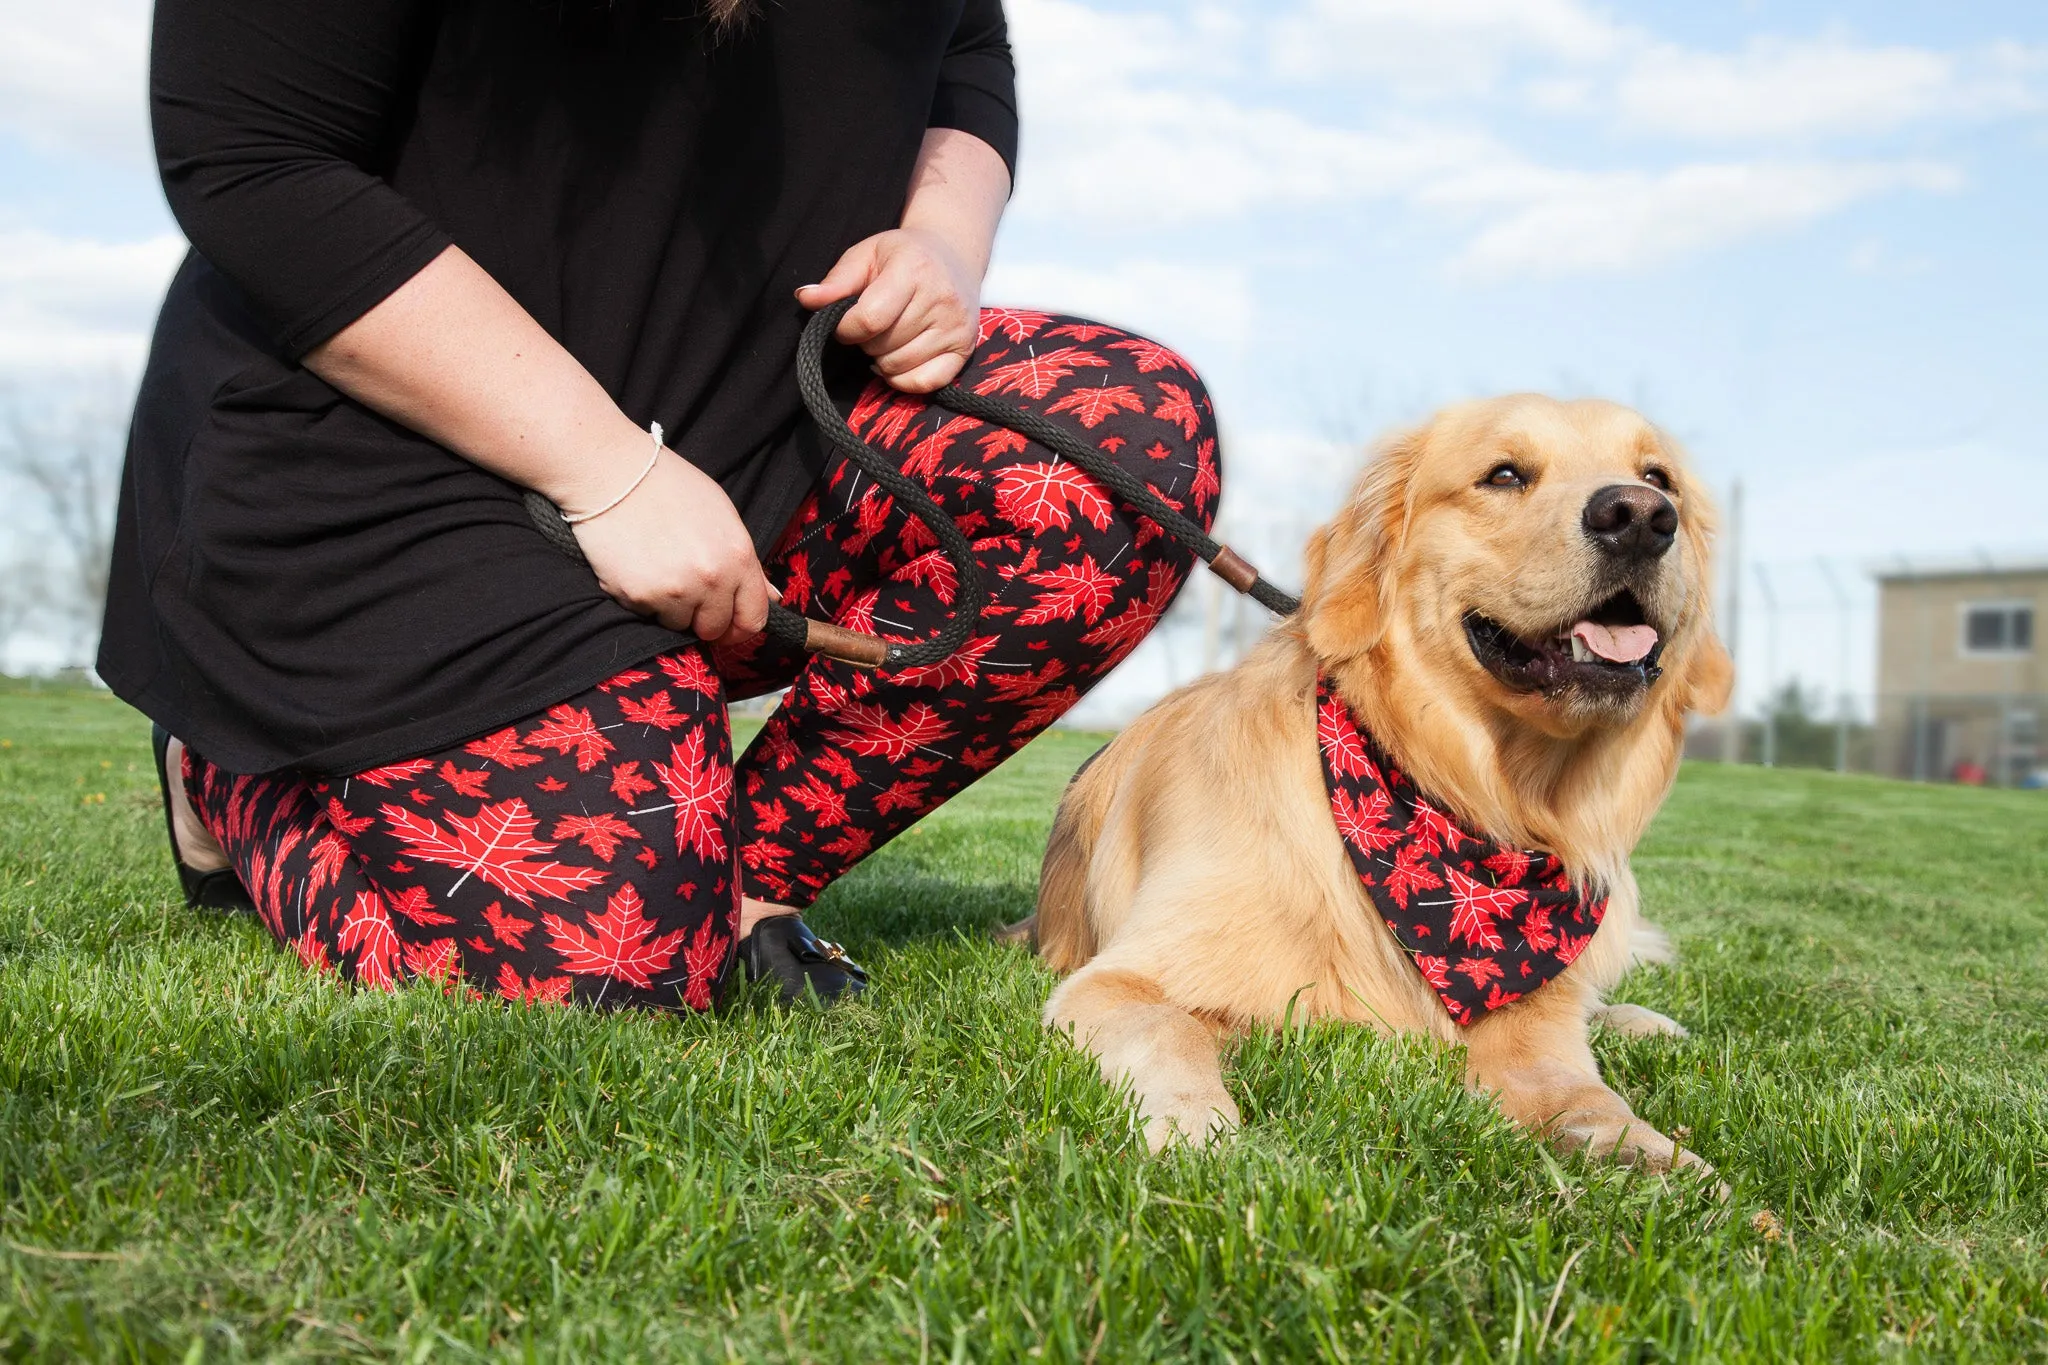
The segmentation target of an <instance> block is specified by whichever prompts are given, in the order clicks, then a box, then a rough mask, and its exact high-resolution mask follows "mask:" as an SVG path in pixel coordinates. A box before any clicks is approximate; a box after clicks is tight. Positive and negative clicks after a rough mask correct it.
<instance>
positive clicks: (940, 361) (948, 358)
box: [887, 351, 967, 393]
mask: <svg viewBox="0 0 2048 1365" xmlns="http://www.w3.org/2000/svg"><path fill="white" fill-rule="evenodd" d="M965 368H967V357H966V356H963V355H961V354H960V353H959V352H958V351H947V352H945V353H943V354H941V355H935V356H933V357H932V358H931V359H930V360H927V361H925V362H924V363H923V364H922V365H919V366H917V367H916V368H915V369H911V370H906V371H905V372H903V373H902V374H892V375H889V376H887V378H888V381H889V387H890V388H892V389H895V390H896V391H898V392H899V393H937V392H938V391H939V390H940V389H943V388H945V387H946V385H948V384H950V383H952V382H953V381H954V380H955V379H958V378H959V377H960V371H962V370H963V369H965Z"/></svg>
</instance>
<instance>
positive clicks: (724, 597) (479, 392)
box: [305, 247, 774, 641]
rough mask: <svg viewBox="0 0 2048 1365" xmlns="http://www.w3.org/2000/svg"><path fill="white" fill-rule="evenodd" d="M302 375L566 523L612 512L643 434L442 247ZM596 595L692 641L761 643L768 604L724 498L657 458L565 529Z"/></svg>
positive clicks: (316, 354)
mask: <svg viewBox="0 0 2048 1365" xmlns="http://www.w3.org/2000/svg"><path fill="white" fill-rule="evenodd" d="M305 365H306V368H307V369H309V370H311V371H313V373H315V374H317V375H319V376H320V377H321V378H322V379H324V380H326V381H327V382H328V383H330V384H332V385H333V386H334V387H335V388H337V389H340V390H341V391H342V392H343V393H345V394H348V395H349V396H350V397H351V398H354V399H356V400H357V401H358V402H361V403H363V404H366V405H367V406H369V407H371V408H373V409H375V410H376V411H378V412H381V413H383V414H384V415H385V416H387V417H389V418H391V419H392V420H394V421H396V422H399V423H402V424H403V425H405V426H407V427H410V428H411V429H412V430H414V431H417V432H419V433H420V434H421V435H423V436H427V437H429V438H431V439H433V440H434V441H437V442H439V443H440V444H441V445H444V446H446V447H448V449H450V450H452V451H454V452H455V453H456V454H458V455H461V456H463V457H465V458H466V459H469V460H473V461H474V462H476V463H477V464H480V465H482V466H483V467H484V468H486V469H488V470H491V471H492V472H493V473H496V474H499V475H502V476H503V477H505V478H506V479H508V480H510V481H511V482H513V483H516V484H519V485H520V486H521V487H525V488H532V489H535V490H537V491H539V492H541V493H543V494H545V495H547V497H548V498H550V499H551V500H553V501H554V502H555V504H556V505H557V506H559V507H561V508H562V509H563V511H565V512H567V513H569V514H570V515H571V516H574V515H576V514H577V513H579V512H592V511H596V510H598V509H600V508H603V507H605V506H606V504H608V503H611V502H612V500H613V499H615V498H617V497H618V496H619V494H620V493H621V492H623V491H624V490H625V489H627V488H628V487H631V486H632V485H633V481H634V479H635V478H637V477H638V476H639V474H640V471H641V470H643V469H646V468H647V460H648V456H649V454H650V452H651V451H652V448H653V438H652V437H650V436H649V435H648V434H647V432H645V431H643V430H641V429H640V428H639V427H638V426H636V425H635V424H634V423H633V422H632V421H631V420H630V419H628V418H627V417H626V415H625V414H624V413H622V412H620V411H619V408H618V405H617V404H615V403H614V402H612V400H611V397H610V395H608V394H607V393H606V392H605V391H604V389H603V387H602V386H601V385H599V384H598V382H597V381H596V380H595V379H593V378H592V377H591V376H590V374H589V372H588V371H586V370H585V369H584V368H583V366H582V365H581V364H579V363H578V362H577V360H576V358H575V357H574V356H572V355H570V354H569V353H568V351H566V350H564V349H563V348H562V346H561V344H560V343H559V342H557V341H556V340H555V339H554V338H553V337H551V336H549V335H548V334H547V332H546V331H545V330H543V329H542V327H541V326H540V324H539V323H537V322H535V321H534V320H533V318H532V317H531V316H529V315H528V314H527V312H526V310H525V309H523V308H521V307H520V306H519V304H518V302H517V301H516V300H514V299H513V298H512V296H511V295H510V294H507V293H506V292H505V291H504V289H502V288H501V287H499V285H498V283H497V281H495V280H493V279H492V278H491V277H490V276H489V275H488V274H486V273H485V272H484V270H483V268H482V267H481V266H479V265H477V263H476V262H475V261H472V260H471V259H470V258H469V257H468V256H467V255H465V254H464V253H463V252H462V250H461V249H460V248H458V247H449V248H448V249H447V250H446V251H443V252H442V253H441V254H440V255H439V256H438V257H436V258H435V259H434V261H433V263H432V264H430V265H428V266H427V267H426V269H424V270H422V271H420V272H419V273H418V274H416V275H414V276H413V277H412V278H411V279H409V280H407V281H406V282H405V283H404V284H403V285H400V286H399V287H398V289H396V290H395V291H393V292H392V293H391V294H389V295H388V296H386V297H385V299H384V300H383V302H381V303H379V304H378V305H377V306H376V307H374V308H372V309H370V311H369V312H367V313H365V314H363V315H362V316H361V317H359V318H357V319H356V320H355V321H354V322H352V323H350V324H349V325H348V326H347V327H344V328H343V329H342V330H341V331H340V332H338V333H336V334H335V335H334V336H333V337H332V338H331V339H329V340H328V341H326V342H324V343H322V344H321V345H319V346H317V347H315V348H314V349H313V350H312V351H310V352H308V353H307V355H306V357H305ZM576 539H577V540H578V541H579V542H580V543H581V544H582V547H583V553H584V555H585V556H586V557H587V558H588V559H589V560H590V566H591V568H592V569H593V570H595V571H596V573H597V580H598V583H599V585H600V586H602V587H603V588H604V590H605V591H606V592H607V593H609V594H611V595H612V596H613V597H614V598H617V599H618V600H619V601H620V602H622V603H624V604H625V605H626V606H628V607H631V608H632V609H634V610H636V611H639V612H642V613H643V614H645V615H648V616H652V617H654V618H655V619H657V620H659V621H660V622H661V623H662V624H663V625H666V626H668V627H670V628H671V629H674V630H688V631H694V632H695V633H696V634H697V635H698V636H699V637H700V638H702V639H705V640H713V641H717V640H729V639H737V638H740V637H742V636H745V635H751V634H755V633H758V632H759V631H760V629H761V627H762V625H763V624H765V623H766V621H767V619H768V602H769V600H770V598H771V596H772V595H773V591H774V590H773V589H772V588H770V587H769V585H768V580H767V577H766V575H765V574H764V573H763V572H762V569H761V564H760V561H759V560H758V559H756V558H755V556H754V547H753V541H752V538H751V537H750V536H749V535H748V534H747V529H746V526H745V524H744V523H742V522H741V520H740V516H739V513H738V511H737V510H736V509H734V507H733V505H732V500H731V499H730V498H728V497H726V495H725V490H724V489H722V488H720V487H719V486H718V484H717V482H716V481H714V480H713V479H712V478H710V476H708V475H706V474H704V473H703V472H702V471H700V470H699V469H697V468H696V466H694V465H692V464H690V463H688V462H687V461H685V460H684V459H683V458H682V457H681V456H679V455H677V454H675V452H673V451H670V450H663V451H662V452H661V454H660V456H659V457H658V458H657V459H656V461H655V464H654V468H653V469H652V470H651V471H650V472H649V473H648V475H647V478H646V479H645V481H643V482H642V483H641V484H640V485H639V486H638V487H637V488H634V490H633V494H632V496H631V497H629V498H626V499H625V500H624V501H623V502H620V503H618V505H617V506H615V507H612V508H611V509H610V510H609V511H606V512H604V513H603V515H601V516H598V517H596V518H594V519H592V520H590V521H586V522H582V523H579V524H578V525H577V526H576Z"/></svg>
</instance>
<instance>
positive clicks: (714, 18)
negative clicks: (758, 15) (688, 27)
mask: <svg viewBox="0 0 2048 1365" xmlns="http://www.w3.org/2000/svg"><path fill="white" fill-rule="evenodd" d="M757 8H758V6H757V5H756V3H755V0H704V13H705V14H706V15H707V16H709V17H710V19H711V26H712V27H713V28H715V29H717V30H718V31H719V32H720V33H731V32H734V31H735V30H737V29H742V28H745V27H746V25H747V21H748V20H750V19H752V18H753V17H754V13H755V10H756V9H757Z"/></svg>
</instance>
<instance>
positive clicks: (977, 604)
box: [525, 297, 1301, 669]
mask: <svg viewBox="0 0 2048 1365" xmlns="http://www.w3.org/2000/svg"><path fill="white" fill-rule="evenodd" d="M858 302H859V299H858V298H857V297H856V298H850V299H841V300H840V301H839V302H838V303H835V304H831V305H829V306H828V307H825V308H821V309H819V310H818V312H817V313H815V314H813V315H812V317H811V320H810V322H809V323H808V324H807V325H806V326H805V327H804V332H803V337H802V339H801V340H799V341H798V342H797V348H796V383H797V390H798V391H799V392H800V393H801V394H802V395H803V400H804V407H805V409H806V410H807V411H808V412H809V413H810V415H811V420H812V421H814V422H816V423H817V424H818V430H819V431H821V432H823V433H824V436H825V439H826V440H828V441H830V442H831V443H832V444H833V445H834V446H836V447H838V449H839V451H840V453H841V454H843V455H845V456H846V458H847V460H848V462H849V463H851V464H852V465H853V467H854V468H855V469H858V470H859V471H861V473H863V474H866V475H867V476H868V477H869V478H871V479H873V480H874V481H875V482H876V483H878V484H880V485H881V487H882V489H883V491H884V492H886V493H888V494H889V496H890V497H892V498H894V499H895V500H896V502H897V504H898V505H899V506H901V507H903V508H904V509H905V510H906V511H907V512H909V513H910V515H911V516H913V517H915V518H917V520H918V521H920V522H922V523H923V524H924V527H925V529H926V530H927V531H929V532H931V534H932V537H933V539H935V540H936V541H938V544H939V549H940V551H941V553H943V554H944V555H945V557H946V559H947V560H948V561H949V562H950V563H951V564H952V566H953V572H954V574H955V586H954V590H953V605H952V609H951V611H950V612H949V614H948V615H947V617H946V623H945V625H944V626H942V627H940V629H939V632H938V634H936V635H934V636H932V637H931V638H930V639H929V640H918V641H892V640H882V639H879V638H877V637H875V636H873V635H865V634H862V633H861V632H859V631H852V630H847V629H846V628H845V627H843V626H835V625H833V624H832V623H831V622H829V621H814V620H812V619H810V618H809V617H806V616H801V615H799V614H797V613H796V612H794V611H792V610H790V609H789V608H788V607H785V606H783V605H781V604H780V603H771V604H770V605H769V608H768V624H767V627H766V629H765V630H764V632H763V633H764V634H766V635H767V637H768V638H769V639H771V640H773V641H775V642H776V643H777V644H779V645H781V646H783V647H784V648H787V649H800V650H803V651H805V652H807V653H811V654H823V655H825V656H826V657H827V658H832V659H838V660H840V661H841V662H843V663H849V664H856V665H858V666H860V667H862V668H888V669H901V668H921V667H927V666H929V665H931V664H935V663H939V662H940V661H942V660H944V659H947V658H950V657H951V656H952V655H953V653H954V651H955V650H957V649H959V648H960V646H961V645H963V644H965V643H966V642H967V640H968V637H969V636H971V635H972V634H973V633H974V630H975V627H976V626H977V625H978V624H979V622H980V620H981V610H982V607H983V606H985V605H986V603H987V598H988V592H987V586H986V584H984V582H983V581H982V576H981V566H980V565H979V564H977V563H976V562H975V559H974V550H973V547H972V545H971V544H970V543H969V542H968V539H967V537H966V535H965V534H963V533H962V532H961V530H960V528H959V527H958V526H956V525H955V524H954V523H953V519H952V518H951V517H949V516H947V515H946V514H945V512H944V511H943V510H941V509H940V507H939V505H938V504H937V503H935V502H933V501H932V499H931V495H930V494H929V493H927V492H926V491H925V490H924V488H923V486H922V485H920V484H919V483H918V482H917V481H916V480H915V479H912V478H911V477H910V476H909V475H907V474H905V473H904V472H903V471H902V470H900V469H898V468H897V467H896V464H895V461H894V460H892V459H891V458H890V456H889V454H888V452H886V451H884V450H880V449H878V448H876V447H875V446H872V445H870V444H868V443H867V442H866V441H864V440H862V439H861V438H860V437H859V436H857V435H855V434H854V432H853V429H852V428H851V427H849V426H847V424H846V419H845V418H844V417H842V416H840V414H839V409H838V408H836V407H834V406H833V403H832V395H831V394H830V393H828V392H827V391H826V389H825V367H824V359H825V344H826V342H828V341H830V340H831V339H832V333H833V332H834V331H835V330H836V329H837V328H838V326H839V320H840V319H841V318H843V317H845V316H846V312H847V310H848V309H850V308H852V307H853V306H854V304H856V303H858ZM925 400H926V401H927V402H930V403H934V404H936V405H938V406H939V407H942V408H945V409H947V410H948V411H950V412H957V413H959V414H960V415H961V416H963V417H973V418H976V419H978V420H980V421H983V422H987V423H988V424H990V425H991V426H998V427H1005V428H1008V429H1009V430H1011V431H1014V432H1016V433H1017V434H1018V435H1020V436H1022V437H1024V438H1025V439H1026V440H1029V441H1033V442H1036V443H1037V444H1039V445H1041V446H1044V447H1045V448H1046V449H1048V450H1050V451H1052V452H1053V454H1055V455H1057V456H1059V457H1060V458H1061V459H1063V460H1065V461H1067V462H1068V463H1069V464H1072V465H1074V466H1075V467H1076V468H1078V469H1079V470H1081V472H1082V473H1084V474H1086V475H1088V476H1089V477H1090V478H1092V479H1094V480H1096V481H1097V482H1098V483H1101V484H1103V485H1104V486H1105V487H1107V488H1108V489H1110V491H1111V492H1113V493H1115V494H1116V495H1117V496H1118V497H1119V498H1121V499H1123V501H1124V504H1125V505H1126V506H1128V507H1129V508H1131V509H1132V510H1133V511H1135V512H1138V513H1140V514H1141V515H1143V516H1145V517H1147V518H1149V519H1151V520H1152V521H1153V522H1155V523H1156V524H1157V525H1158V526H1159V529H1160V530H1162V531H1164V532H1165V533H1166V534H1167V536H1168V537H1170V538H1171V539H1172V540H1173V541H1174V542H1175V543H1176V544H1178V545H1180V546H1181V547H1182V548H1183V549H1186V550H1190V551H1192V552H1193V553H1194V555H1195V557H1196V558H1198V559H1200V560H1201V561H1202V562H1203V563H1205V564H1207V565H1208V566H1209V568H1210V569H1211V570H1213V571H1214V572H1215V574H1216V576H1217V577H1218V578H1221V579H1222V580H1223V581H1224V582H1225V583H1228V584H1229V585H1230V586H1231V587H1233V588H1235V589H1236V590H1237V591H1239V592H1241V593H1244V594H1245V595H1246V596H1248V597H1250V598H1251V599H1252V600H1253V601H1255V602H1257V603H1258V604H1259V605H1260V606H1262V607H1264V608H1266V609H1267V610H1268V611H1271V612H1273V613H1274V614H1275V615H1278V616H1291V615H1293V614H1294V612H1295V611H1296V610H1298V609H1299V608H1300V606H1301V599H1300V598H1297V597H1292V596H1290V595H1288V594H1287V593H1285V592H1282V591H1281V590H1280V589H1279V588H1276V587H1274V586H1273V585H1272V584H1271V583H1269V582H1267V581H1266V580H1265V579H1264V578H1263V577H1261V576H1260V574H1259V571H1258V570H1257V569H1255V568H1253V567H1252V565H1251V563H1250V562H1249V561H1247V560H1246V559H1245V558H1244V557H1243V556H1242V555H1240V554H1238V553H1237V552H1236V551H1235V550H1233V549H1231V548H1230V547H1229V546H1228V545H1225V544H1223V543H1222V542H1221V541H1218V540H1216V539H1214V538H1212V537H1211V536H1210V535H1209V533H1208V532H1206V531H1204V530H1203V529H1202V528H1201V527H1200V526H1198V525H1197V524H1195V523H1194V522H1193V521H1191V520H1189V519H1188V518H1187V517H1185V516H1182V515H1181V514H1180V513H1179V512H1176V511H1175V510H1174V509H1173V508H1172V507H1171V506H1169V505H1168V504H1167V503H1166V501H1165V500H1164V499H1162V498H1161V497H1160V496H1159V495H1158V494H1157V493H1154V492H1153V491H1152V490H1151V489H1150V488H1149V487H1147V486H1146V484H1145V481H1144V480H1143V479H1141V478H1139V477H1138V476H1137V475H1136V474H1133V473H1131V472H1130V471H1129V470H1127V469H1125V468H1124V467H1123V466H1122V465H1119V464H1117V463H1116V462H1115V461H1114V460H1112V459H1110V458H1109V456H1108V454H1107V453H1106V452H1104V451H1100V450H1097V449H1096V448H1095V447H1094V446H1091V445H1089V444H1088V443H1087V442H1086V441H1084V440H1082V439H1081V438H1079V437H1077V436H1075V435H1074V434H1073V433H1072V432H1070V431H1067V430H1065V429H1064V428H1062V427H1060V426H1059V425H1058V424H1057V423H1054V422H1051V421H1048V420H1047V419H1045V418H1044V417H1041V416H1039V415H1038V414H1037V413H1035V412H1027V411H1025V410H1023V409H1021V408H1017V407H1014V406H1012V405H1011V404H1008V403H1005V402H1003V401H1002V400H1001V399H999V398H992V397H989V396H987V395H984V394H978V393H971V392H969V391H968V390H966V389H963V388H961V387H960V386H959V385H958V384H948V385H947V386H946V387H945V388H943V389H940V390H939V391H938V392H936V393H931V394H926V395H925ZM628 491H629V492H630V491H631V490H628ZM622 500H623V499H622ZM525 502H526V514H527V516H528V517H529V518H530V519H531V520H532V521H533V524H534V528H535V529H536V530H538V531H539V532H540V533H541V535H542V536H543V537H545V538H546V540H547V542H548V543H549V544H550V545H553V546H554V547H555V548H556V549H557V550H560V551H561V552H562V553H563V554H565V555H567V556H569V557H570V558H571V559H575V560H579V561H581V560H582V559H583V549H582V547H581V546H580V545H578V544H577V542H576V533H575V532H574V531H572V530H571V529H570V528H569V524H568V522H567V521H566V520H564V519H563V516H562V509H561V508H559V507H557V506H555V505H554V503H552V502H550V501H548V499H547V498H545V497H543V496H542V495H541V494H539V493H533V492H529V493H528V494H527V495H526V499H525Z"/></svg>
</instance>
